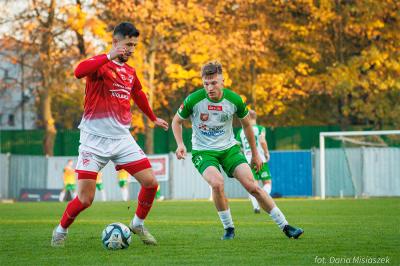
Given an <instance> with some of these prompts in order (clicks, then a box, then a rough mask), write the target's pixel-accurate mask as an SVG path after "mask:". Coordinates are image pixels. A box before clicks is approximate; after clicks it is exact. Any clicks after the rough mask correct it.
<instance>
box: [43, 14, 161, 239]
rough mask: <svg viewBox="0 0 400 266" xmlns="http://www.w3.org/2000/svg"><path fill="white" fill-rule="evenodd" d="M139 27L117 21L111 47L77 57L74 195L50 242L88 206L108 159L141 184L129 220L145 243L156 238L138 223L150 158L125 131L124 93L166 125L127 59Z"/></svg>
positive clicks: (145, 202)
mask: <svg viewBox="0 0 400 266" xmlns="http://www.w3.org/2000/svg"><path fill="white" fill-rule="evenodd" d="M138 38H139V31H138V30H137V29H136V28H135V26H134V25H133V24H131V23H129V22H122V23H120V24H119V25H117V26H116V27H115V29H114V32H113V42H112V48H111V50H110V52H109V53H108V54H101V55H98V56H94V57H92V58H89V59H86V60H84V61H83V62H81V63H80V64H79V65H78V66H77V68H76V69H75V76H76V77H77V78H78V79H81V78H84V77H85V78H86V89H85V93H86V96H85V105H84V113H83V117H82V121H81V123H80V125H79V129H80V131H81V134H80V146H79V157H78V163H77V165H76V169H75V171H76V172H77V173H78V196H77V197H75V198H74V199H73V200H72V201H71V202H70V203H69V204H68V206H67V208H66V209H65V211H64V214H63V216H62V218H61V221H60V224H59V225H58V226H57V227H56V228H55V229H54V231H53V236H52V240H51V245H52V246H64V242H65V239H66V237H67V232H68V227H69V226H70V225H71V224H72V223H73V221H74V220H75V218H76V217H77V216H78V214H79V213H80V212H82V211H83V210H85V209H86V208H88V207H89V206H90V205H91V204H92V202H93V199H94V195H95V192H96V176H97V173H98V172H99V171H100V170H101V169H102V168H103V167H104V166H105V165H106V164H107V163H108V161H110V160H111V161H113V162H114V164H115V165H116V166H115V168H116V170H120V169H124V170H126V171H127V172H128V173H129V174H131V175H132V176H134V177H135V178H136V179H137V180H138V182H139V183H140V184H141V190H140V192H139V196H138V207H137V209H136V213H135V216H134V217H133V219H132V221H131V222H130V224H129V227H130V229H131V231H132V232H133V233H135V234H137V235H138V236H139V237H140V239H141V240H142V241H143V243H145V244H149V245H156V244H157V241H156V240H155V238H154V237H153V236H152V235H151V234H150V233H149V231H148V230H147V229H146V228H145V227H144V219H145V218H146V216H147V214H148V213H149V211H150V208H151V206H152V204H153V201H154V197H155V195H156V192H157V187H158V183H157V180H156V178H155V176H154V173H153V170H152V168H151V165H150V162H149V160H148V159H147V157H146V155H145V154H144V152H143V151H142V149H141V148H140V147H139V146H138V144H137V143H136V141H135V140H134V139H133V137H132V135H131V134H130V132H129V127H130V123H131V117H132V114H131V111H130V107H131V106H130V99H133V100H134V102H135V103H136V105H137V106H138V107H139V108H140V109H141V110H142V111H143V113H145V114H146V115H147V117H149V118H150V119H151V120H152V121H153V123H154V124H155V125H156V126H160V127H162V128H163V129H164V130H168V123H167V122H166V121H164V120H163V119H161V118H158V117H156V116H155V114H154V113H153V111H152V109H151V108H150V106H149V102H148V100H147V97H146V95H145V94H144V92H143V91H142V85H141V84H140V81H139V79H138V77H137V75H136V71H135V69H134V68H132V67H131V66H129V65H127V64H126V62H127V61H128V59H129V57H130V56H131V55H132V54H133V53H134V51H135V47H136V45H137V44H138Z"/></svg>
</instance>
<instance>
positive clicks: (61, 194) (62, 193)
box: [58, 188, 65, 202]
mask: <svg viewBox="0 0 400 266" xmlns="http://www.w3.org/2000/svg"><path fill="white" fill-rule="evenodd" d="M64 198H65V188H64V189H63V190H61V192H60V195H59V196H58V201H60V202H63V201H64Z"/></svg>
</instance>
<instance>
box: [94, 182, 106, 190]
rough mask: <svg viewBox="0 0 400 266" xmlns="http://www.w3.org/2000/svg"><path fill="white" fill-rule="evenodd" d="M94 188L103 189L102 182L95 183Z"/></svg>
mask: <svg viewBox="0 0 400 266" xmlns="http://www.w3.org/2000/svg"><path fill="white" fill-rule="evenodd" d="M96 188H97V190H103V188H104V185H103V183H96Z"/></svg>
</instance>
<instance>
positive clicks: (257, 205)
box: [249, 180, 260, 213]
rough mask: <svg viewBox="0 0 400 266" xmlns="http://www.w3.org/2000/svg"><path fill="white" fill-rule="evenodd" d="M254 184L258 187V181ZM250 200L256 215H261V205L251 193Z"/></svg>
mask: <svg viewBox="0 0 400 266" xmlns="http://www.w3.org/2000/svg"><path fill="white" fill-rule="evenodd" d="M254 183H255V184H256V185H257V186H258V181H257V180H254ZM249 199H250V201H251V205H252V206H253V210H254V213H260V205H259V204H258V201H257V199H256V198H255V197H254V196H253V195H251V194H250V193H249Z"/></svg>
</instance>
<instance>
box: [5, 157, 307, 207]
mask: <svg viewBox="0 0 400 266" xmlns="http://www.w3.org/2000/svg"><path fill="white" fill-rule="evenodd" d="M168 158H169V179H168V180H165V181H160V182H159V183H160V192H161V194H162V195H163V196H164V197H165V198H168V199H205V198H208V197H209V196H210V188H209V186H208V184H207V183H206V182H205V181H204V180H203V178H202V177H201V175H200V174H199V173H198V172H197V170H196V169H195V168H194V166H193V164H192V162H191V154H190V153H189V154H188V156H187V158H186V160H177V159H176V158H175V155H174V154H172V153H170V154H169V155H168ZM68 159H72V160H74V161H75V162H76V160H77V157H74V156H57V157H45V156H24V155H1V157H0V166H1V171H0V173H1V177H0V186H1V188H0V191H1V198H14V199H16V198H18V197H19V193H20V190H21V189H26V188H44V189H61V188H62V187H63V180H62V175H63V168H64V166H65V164H66V162H67V161H68ZM270 168H271V172H272V175H273V189H272V193H273V194H275V195H279V196H312V170H311V168H312V163H311V152H309V151H296V152H277V151H274V152H271V164H270ZM102 172H103V184H104V187H105V192H106V196H107V200H122V196H121V193H120V188H119V186H118V179H117V172H116V170H115V168H114V165H113V163H112V162H109V163H108V164H107V165H106V167H105V168H104V169H103V170H102ZM223 175H224V177H225V191H226V194H227V196H228V197H230V198H245V197H247V196H248V195H247V192H246V191H245V189H244V188H243V187H242V186H241V185H240V183H239V182H238V181H237V180H236V179H234V178H228V177H227V176H226V175H225V174H224V173H223ZM139 189H140V186H139V184H138V183H137V182H131V183H130V185H129V191H130V195H131V198H132V199H135V198H136V197H137V193H138V191H139ZM95 200H100V196H99V195H96V197H95Z"/></svg>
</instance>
